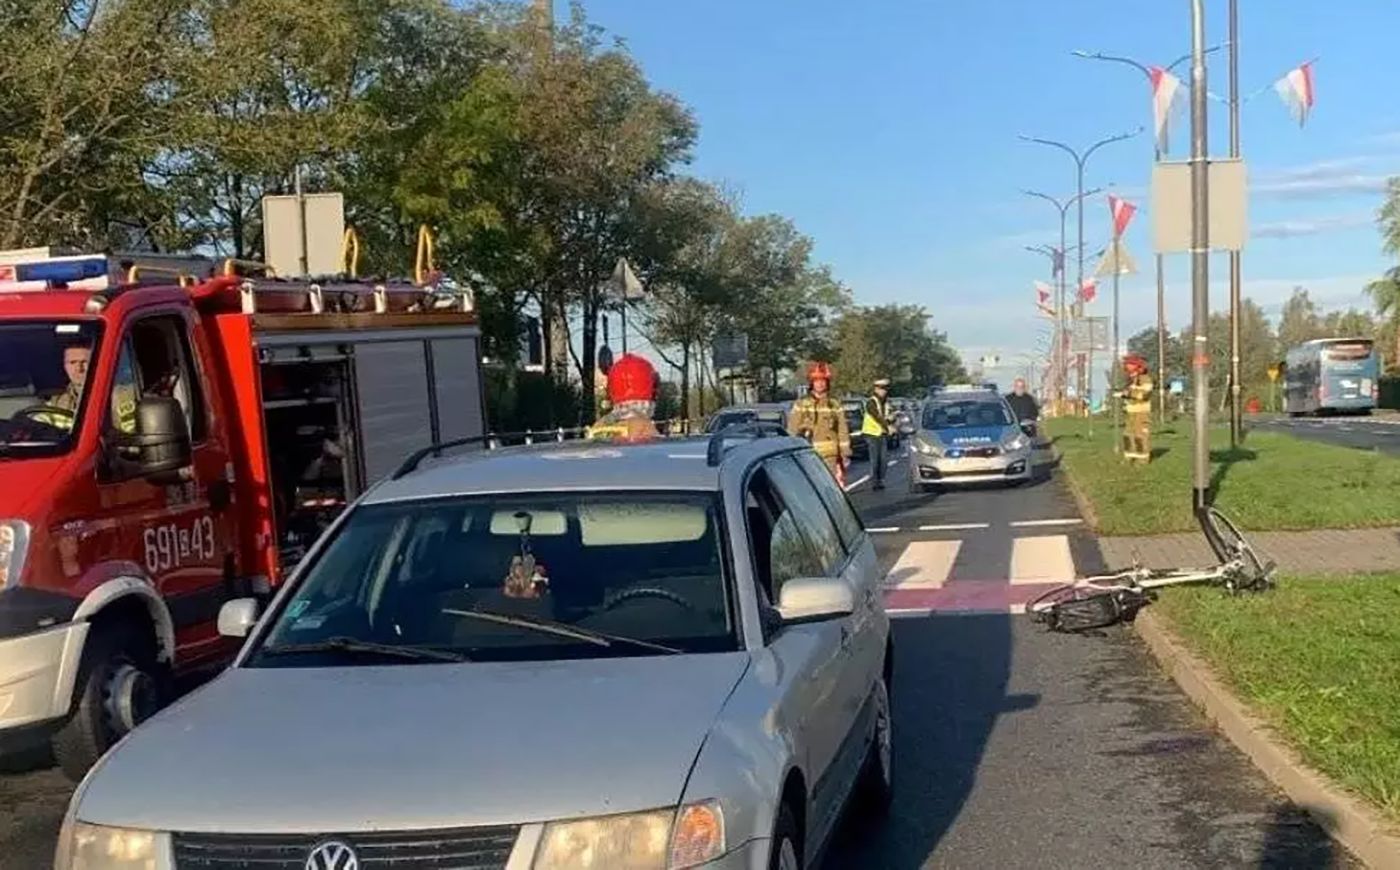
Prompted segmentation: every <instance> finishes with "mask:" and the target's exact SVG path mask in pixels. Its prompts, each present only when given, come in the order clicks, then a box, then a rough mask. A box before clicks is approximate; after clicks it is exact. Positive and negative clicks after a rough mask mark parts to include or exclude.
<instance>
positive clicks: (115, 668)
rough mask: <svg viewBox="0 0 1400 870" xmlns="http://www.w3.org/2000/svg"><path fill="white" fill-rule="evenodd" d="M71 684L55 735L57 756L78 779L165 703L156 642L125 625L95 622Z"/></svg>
mask: <svg viewBox="0 0 1400 870" xmlns="http://www.w3.org/2000/svg"><path fill="white" fill-rule="evenodd" d="M86 646H87V648H86V649H84V650H83V660H82V664H80V665H79V667H78V679H77V683H76V685H75V687H74V690H73V713H72V716H71V717H70V718H69V720H68V723H67V724H66V725H64V726H63V728H62V730H60V731H59V732H58V733H57V734H56V735H54V738H53V754H54V759H55V760H57V761H58V765H59V767H60V768H62V770H63V772H64V773H65V774H66V775H67V776H68V777H69V778H70V779H72V780H73V781H74V782H77V781H78V780H80V779H82V778H83V776H84V775H85V774H86V773H87V772H88V769H89V768H91V767H92V766H93V764H95V763H96V762H97V759H99V758H101V757H102V754H103V753H104V752H106V751H107V750H108V749H110V748H111V747H112V745H113V744H115V743H116V742H117V741H118V740H120V739H121V738H122V737H124V736H125V735H126V733H127V732H128V731H131V730H132V729H133V728H135V727H136V726H137V725H140V724H141V723H142V722H144V721H145V720H146V719H148V718H149V717H150V716H151V715H152V714H153V713H155V712H156V711H157V710H159V709H160V708H161V706H162V705H163V703H164V698H165V695H166V693H165V691H164V682H165V681H164V680H163V679H162V676H161V669H160V666H159V665H158V664H157V662H156V656H155V644H154V641H152V640H151V639H150V638H145V637H142V636H141V635H140V634H138V633H137V632H135V631H132V630H131V629H126V628H105V629H104V628H102V627H100V626H98V627H94V630H93V633H92V635H90V636H89V638H88V642H87V645H86Z"/></svg>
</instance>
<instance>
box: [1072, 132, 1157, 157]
mask: <svg viewBox="0 0 1400 870" xmlns="http://www.w3.org/2000/svg"><path fill="white" fill-rule="evenodd" d="M1142 131H1143V127H1142V126H1141V125H1139V126H1138V128H1137V129H1136V130H1133V131H1132V132H1131V133H1119V134H1118V135H1117V136H1109V137H1108V138H1107V139H1100V140H1099V141H1097V142H1095V143H1094V144H1093V145H1090V146H1089V149H1088V150H1087V151H1085V152H1084V156H1083V157H1082V158H1080V160H1079V162H1080V164H1081V165H1083V164H1084V163H1087V162H1088V160H1089V156H1090V155H1091V154H1093V153H1094V152H1095V151H1097V150H1099V149H1100V148H1102V147H1103V146H1105V145H1112V144H1113V143H1114V142H1122V141H1123V140H1124V139H1131V138H1133V137H1134V136H1136V135H1138V134H1139V133H1141V132H1142Z"/></svg>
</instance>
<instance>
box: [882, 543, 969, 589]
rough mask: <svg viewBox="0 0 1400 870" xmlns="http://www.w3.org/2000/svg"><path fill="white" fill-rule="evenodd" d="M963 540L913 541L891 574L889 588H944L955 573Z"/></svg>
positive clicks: (886, 577)
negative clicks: (955, 563)
mask: <svg viewBox="0 0 1400 870" xmlns="http://www.w3.org/2000/svg"><path fill="white" fill-rule="evenodd" d="M961 547H962V541H914V542H912V543H910V544H909V545H908V546H907V547H905V548H904V552H902V553H900V554H899V561H897V562H895V563H894V567H893V568H891V569H890V573H889V574H887V575H885V587H886V588H887V589H941V588H942V587H943V584H944V582H946V581H947V579H948V575H949V574H951V573H952V572H953V563H954V562H955V561H957V558H958V550H959V549H961Z"/></svg>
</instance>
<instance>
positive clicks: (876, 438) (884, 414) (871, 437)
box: [860, 378, 893, 489]
mask: <svg viewBox="0 0 1400 870" xmlns="http://www.w3.org/2000/svg"><path fill="white" fill-rule="evenodd" d="M892 425H893V424H892V423H891V422H890V379H889V378H880V379H879V380H877V381H876V382H875V384H874V391H873V393H872V394H871V395H870V396H867V397H866V399H865V414H864V415H863V417H862V419H861V422H860V431H861V434H862V435H864V436H865V440H866V442H868V443H869V444H870V474H871V476H872V477H873V478H874V479H875V484H874V488H875V489H884V488H885V451H886V447H887V445H888V444H889V437H890V428H891V427H892Z"/></svg>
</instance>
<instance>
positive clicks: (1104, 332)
mask: <svg viewBox="0 0 1400 870" xmlns="http://www.w3.org/2000/svg"><path fill="white" fill-rule="evenodd" d="M1070 343H1071V345H1072V347H1071V348H1070V349H1071V351H1072V352H1074V353H1090V352H1091V351H1106V350H1108V349H1109V342H1108V318H1107V317H1081V318H1079V319H1078V320H1076V321H1074V327H1073V330H1072V332H1071V336H1070Z"/></svg>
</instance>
